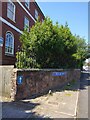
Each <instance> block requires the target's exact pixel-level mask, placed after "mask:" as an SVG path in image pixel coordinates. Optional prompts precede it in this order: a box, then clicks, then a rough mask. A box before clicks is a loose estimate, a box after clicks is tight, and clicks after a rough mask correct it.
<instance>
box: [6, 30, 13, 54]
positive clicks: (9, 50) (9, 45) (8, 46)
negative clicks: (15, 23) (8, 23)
mask: <svg viewBox="0 0 90 120" xmlns="http://www.w3.org/2000/svg"><path fill="white" fill-rule="evenodd" d="M11 38H12V40H11ZM11 41H12V43H10V42H11ZM5 54H6V55H14V35H13V33H12V32H10V31H7V32H6V39H5Z"/></svg>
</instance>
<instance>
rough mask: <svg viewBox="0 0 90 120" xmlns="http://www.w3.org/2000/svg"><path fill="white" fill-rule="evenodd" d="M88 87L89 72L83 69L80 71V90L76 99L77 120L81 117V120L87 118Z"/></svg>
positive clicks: (89, 87) (89, 83)
mask: <svg viewBox="0 0 90 120" xmlns="http://www.w3.org/2000/svg"><path fill="white" fill-rule="evenodd" d="M89 89H90V72H85V71H83V72H82V73H81V79H80V92H79V99H78V107H77V120H78V118H79V120H80V118H81V120H83V119H85V120H88V119H90V118H89V116H88V115H89V114H88V107H89V104H88V101H89V99H88V97H89V94H88V93H89Z"/></svg>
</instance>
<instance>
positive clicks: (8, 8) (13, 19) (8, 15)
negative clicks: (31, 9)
mask: <svg viewBox="0 0 90 120" xmlns="http://www.w3.org/2000/svg"><path fill="white" fill-rule="evenodd" d="M10 4H11V5H13V7H14V10H13V11H12V10H11V8H10V7H9V5H10ZM15 10H16V6H15V5H14V3H13V2H12V1H11V0H8V2H7V17H8V18H9V19H11V20H12V21H14V22H15ZM10 13H12V14H13V17H11V16H10Z"/></svg>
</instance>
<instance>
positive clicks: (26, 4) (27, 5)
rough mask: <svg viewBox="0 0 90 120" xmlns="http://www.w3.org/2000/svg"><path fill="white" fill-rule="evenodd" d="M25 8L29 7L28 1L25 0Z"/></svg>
mask: <svg viewBox="0 0 90 120" xmlns="http://www.w3.org/2000/svg"><path fill="white" fill-rule="evenodd" d="M25 6H26V7H27V8H28V9H29V6H30V0H25Z"/></svg>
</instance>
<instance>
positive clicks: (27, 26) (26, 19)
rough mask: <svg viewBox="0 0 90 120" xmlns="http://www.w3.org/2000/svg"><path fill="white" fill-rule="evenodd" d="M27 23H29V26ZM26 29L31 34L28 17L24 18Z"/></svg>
mask: <svg viewBox="0 0 90 120" xmlns="http://www.w3.org/2000/svg"><path fill="white" fill-rule="evenodd" d="M26 22H28V24H27V23H26ZM24 29H27V30H28V32H29V19H28V18H27V17H26V16H25V17H24Z"/></svg>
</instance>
